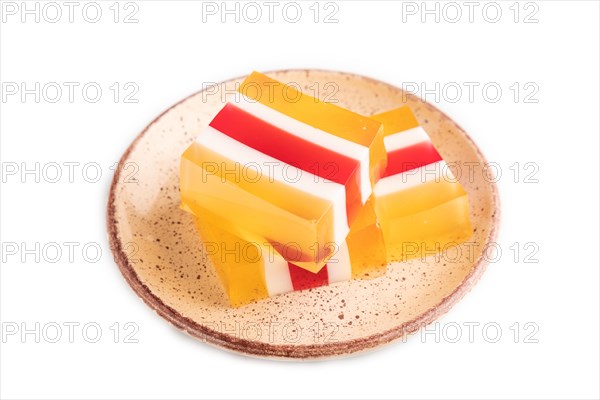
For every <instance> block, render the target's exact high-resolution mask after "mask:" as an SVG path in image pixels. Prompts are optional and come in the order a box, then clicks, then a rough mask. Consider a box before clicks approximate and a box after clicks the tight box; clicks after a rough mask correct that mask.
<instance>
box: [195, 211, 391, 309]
mask: <svg viewBox="0 0 600 400" xmlns="http://www.w3.org/2000/svg"><path fill="white" fill-rule="evenodd" d="M195 221H196V227H197V228H198V231H199V233H200V235H201V238H202V246H203V254H204V255H205V257H207V258H208V259H210V261H211V263H212V264H213V265H214V267H215V269H216V272H217V275H218V277H219V280H220V281H221V283H222V286H223V288H224V289H225V292H226V294H227V298H228V299H229V303H230V304H231V305H232V306H234V307H238V306H242V305H245V304H248V303H250V302H252V301H256V300H260V299H264V298H267V297H272V296H276V295H279V294H283V293H288V292H292V291H296V290H305V289H310V288H315V287H319V286H324V285H329V284H332V283H336V282H342V281H347V280H350V279H372V278H376V277H379V276H381V275H383V274H385V271H386V265H387V260H386V250H385V245H384V243H383V236H382V235H381V230H380V229H379V227H378V226H377V224H376V220H375V215H374V211H373V207H372V205H371V204H368V205H367V206H365V207H364V208H363V210H361V211H360V212H359V215H358V217H357V221H356V223H355V224H353V225H352V229H351V230H350V233H349V234H348V236H347V237H346V240H345V241H344V243H342V245H341V246H340V247H339V248H337V249H335V251H334V255H333V256H332V257H331V258H330V259H329V260H328V261H327V263H326V264H325V266H324V267H323V268H321V269H320V270H319V271H318V272H316V273H313V272H310V271H307V270H305V269H304V268H300V267H298V266H297V265H295V264H294V263H292V262H290V261H288V260H286V259H285V258H284V257H282V256H281V254H279V253H278V252H277V251H275V249H274V248H273V247H269V246H263V245H260V244H259V243H257V242H249V241H247V240H244V239H242V238H241V237H240V236H238V235H239V231H237V229H236V227H235V226H228V224H229V223H228V222H227V221H226V220H224V219H223V218H221V217H219V216H217V215H214V214H213V213H211V212H209V211H208V210H204V212H203V214H202V218H197V219H196V220H195ZM365 250H368V251H365Z"/></svg>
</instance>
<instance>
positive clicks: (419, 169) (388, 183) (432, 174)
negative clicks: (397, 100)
mask: <svg viewBox="0 0 600 400" xmlns="http://www.w3.org/2000/svg"><path fill="white" fill-rule="evenodd" d="M372 118H373V119H376V120H378V121H380V122H382V123H383V125H384V135H385V138H384V144H385V148H386V151H387V156H388V164H387V168H386V171H385V173H384V174H383V177H382V178H381V179H380V180H379V182H378V183H377V186H376V187H375V191H374V204H375V213H376V215H377V219H378V221H379V224H380V226H381V229H382V232H383V236H384V240H385V243H386V246H387V252H388V256H389V258H390V259H391V260H392V261H405V260H408V259H411V258H415V257H425V256H429V255H432V254H435V253H438V252H440V251H443V250H445V249H447V248H448V247H449V246H453V245H456V244H459V243H461V242H464V241H465V240H467V239H468V238H469V237H470V236H471V235H472V233H473V230H472V228H471V223H470V219H469V202H468V199H467V194H466V192H465V190H464V189H463V187H462V185H461V184H460V183H459V182H458V180H457V179H456V178H455V177H454V175H453V174H452V171H451V169H450V168H449V167H448V165H447V164H446V162H445V161H444V160H443V159H442V157H441V156H440V154H439V153H438V151H437V150H436V148H435V147H434V145H433V143H432V142H431V139H430V138H429V136H428V135H427V133H425V131H424V130H423V128H422V127H421V126H420V125H419V122H418V121H417V119H416V118H415V116H414V115H413V113H412V111H411V110H410V108H409V107H401V108H397V109H394V110H391V111H388V112H385V113H382V114H378V115H375V116H373V117H372Z"/></svg>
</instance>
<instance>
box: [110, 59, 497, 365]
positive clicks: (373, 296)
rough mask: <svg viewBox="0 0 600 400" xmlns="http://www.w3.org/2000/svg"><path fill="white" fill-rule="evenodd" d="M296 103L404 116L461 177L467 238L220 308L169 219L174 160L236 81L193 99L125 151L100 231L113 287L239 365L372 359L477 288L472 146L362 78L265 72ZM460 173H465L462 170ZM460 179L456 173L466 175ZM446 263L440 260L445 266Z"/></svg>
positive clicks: (480, 169) (484, 186) (481, 188)
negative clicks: (374, 272) (439, 250)
mask: <svg viewBox="0 0 600 400" xmlns="http://www.w3.org/2000/svg"><path fill="white" fill-rule="evenodd" d="M269 75H271V76H272V77H274V78H275V79H278V80H280V81H283V82H287V83H289V82H295V83H296V84H298V85H299V86H300V87H301V88H302V90H303V91H305V93H308V94H311V95H313V96H315V95H316V96H318V97H320V98H321V99H324V100H328V101H337V102H338V103H339V104H340V105H341V106H344V107H346V108H349V109H351V110H353V111H355V112H357V113H360V114H364V115H372V114H376V113H379V112H382V111H386V110H389V109H392V108H395V107H398V106H400V105H402V104H408V105H410V106H411V107H412V109H413V111H414V112H415V114H416V116H417V118H418V119H419V121H420V122H421V124H422V126H423V128H424V129H425V131H427V132H428V133H429V135H430V136H431V139H432V140H433V143H434V144H435V146H436V147H437V148H438V150H439V152H440V153H441V155H442V156H443V157H444V159H445V160H446V161H447V162H450V163H452V162H458V164H457V165H463V166H464V165H465V162H472V163H474V164H472V165H474V168H473V170H472V171H473V174H472V176H471V178H472V179H470V177H469V174H468V173H462V174H460V178H459V179H460V181H461V183H462V185H463V186H464V188H465V190H466V191H467V193H468V196H469V202H470V213H471V222H472V224H473V227H474V230H475V233H474V235H473V237H472V238H471V239H470V240H469V242H470V244H469V245H468V246H466V245H461V246H459V247H457V248H456V249H455V251H452V252H448V254H447V255H446V256H444V257H441V258H440V257H428V258H426V259H424V260H421V259H417V260H413V261H409V262H404V263H394V264H390V265H389V266H388V271H387V274H386V276H384V277H382V278H377V279H373V280H354V281H350V282H342V283H338V284H335V285H332V286H327V287H320V288H315V289H310V290H307V291H302V292H294V293H289V294H286V295H282V296H278V297H274V298H271V299H267V300H263V301H260V302H256V303H253V304H249V305H246V306H243V307H240V308H231V307H229V306H228V303H227V299H226V297H225V293H224V291H223V290H222V289H221V286H220V283H219V281H218V278H217V276H216V273H215V271H214V270H213V267H212V265H211V263H210V261H209V260H208V259H207V258H206V257H205V256H204V255H203V254H202V250H201V247H202V246H201V244H200V239H199V237H198V235H197V233H196V230H195V228H194V223H193V220H192V218H193V217H192V216H191V215H190V214H187V213H186V212H184V211H181V210H180V209H179V204H180V198H179V157H180V155H181V153H182V152H183V151H184V149H185V148H186V147H187V146H188V145H189V144H190V143H191V142H192V141H193V140H194V138H195V137H196V136H197V135H198V134H199V132H200V131H201V129H202V128H203V127H205V126H206V125H208V123H209V122H210V119H211V117H212V116H214V115H215V114H216V113H217V111H218V110H219V109H220V108H221V107H222V105H223V104H224V103H225V102H226V100H227V98H228V96H233V94H232V93H233V92H234V90H235V87H236V84H239V83H241V81H242V80H243V77H242V78H237V79H232V80H230V81H227V82H223V83H222V84H219V85H216V86H214V87H211V88H210V89H208V90H205V91H204V92H198V93H196V94H194V95H192V96H190V97H188V98H186V99H184V100H182V101H181V102H179V103H177V104H176V105H174V106H173V107H171V108H170V109H168V110H167V111H165V112H164V113H163V114H161V115H160V116H158V117H157V118H156V119H155V120H154V121H153V122H152V123H151V124H150V125H149V126H148V127H147V128H146V129H145V130H144V131H143V132H142V133H141V134H140V135H139V136H138V137H137V138H136V139H135V140H134V142H133V143H132V144H131V146H130V147H129V148H128V149H127V150H126V151H125V153H124V154H123V157H122V158H121V161H120V168H119V169H118V170H117V172H116V173H115V176H114V180H113V183H112V186H111V190H110V195H109V202H108V231H109V237H110V242H111V247H112V249H113V252H114V255H115V259H116V262H117V264H118V266H119V268H120V270H121V272H122V273H123V276H124V277H125V279H126V280H127V282H128V283H129V285H130V286H131V287H132V288H133V290H134V291H135V292H136V293H137V295H138V296H139V297H141V298H142V299H143V300H144V301H145V302H146V304H147V305H148V306H149V307H151V308H152V309H154V310H155V311H156V312H157V314H158V315H160V316H161V317H163V318H164V319H166V320H167V321H169V322H170V323H172V324H173V325H175V326H176V327H177V328H179V329H181V330H182V331H184V332H186V333H188V334H189V335H191V336H193V337H195V338H198V339H200V340H202V341H204V342H206V343H210V344H213V345H216V346H220V347H222V348H224V349H228V350H233V351H236V352H241V353H245V354H248V355H253V356H259V357H270V358H292V359H310V358H325V357H334V356H342V355H348V354H351V353H355V352H359V351H364V350H368V349H372V348H375V347H378V346H381V345H383V344H386V343H389V342H391V341H393V340H397V339H399V338H402V337H403V336H405V335H407V334H409V333H412V332H415V331H416V330H418V329H419V328H420V327H422V326H423V325H426V324H429V323H431V322H432V321H434V320H435V319H436V318H438V317H439V316H440V315H442V314H444V313H445V312H447V311H448V310H449V309H450V308H451V307H452V306H453V305H454V304H455V303H456V302H457V301H458V300H460V298H462V297H463V295H464V294H465V293H466V292H467V291H468V290H469V289H470V288H471V287H472V286H473V285H474V284H475V283H476V282H477V280H478V279H479V277H480V276H481V274H482V272H483V271H484V269H485V264H486V262H485V260H484V258H483V256H482V254H483V250H484V249H485V246H486V245H487V244H488V243H490V242H491V241H493V240H494V239H495V236H496V230H497V225H498V220H499V202H498V196H497V192H496V187H495V185H494V184H493V183H492V182H490V181H491V179H489V177H488V175H486V171H484V166H485V159H484V157H483V155H482V154H481V152H480V151H479V149H478V148H477V146H476V145H475V143H474V142H473V141H472V140H471V138H470V137H469V136H468V135H467V134H466V133H465V132H464V131H463V130H462V129H461V128H460V127H459V126H458V125H457V124H456V123H455V122H453V121H452V120H451V119H450V118H448V117H447V116H446V115H444V114H443V113H442V112H440V111H439V110H437V109H436V108H435V107H433V106H432V105H430V104H428V103H424V102H422V101H421V100H419V99H417V98H416V97H414V96H411V95H409V94H407V93H404V92H403V91H402V90H400V89H398V88H396V87H394V86H391V85H388V84H386V83H383V82H379V81H376V80H373V79H369V78H366V77H362V76H358V75H353V74H347V73H341V72H331V71H321V70H291V71H290V70H288V71H275V72H270V73H269ZM465 171H466V170H465ZM465 171H463V172H465ZM450 254H451V255H450Z"/></svg>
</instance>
